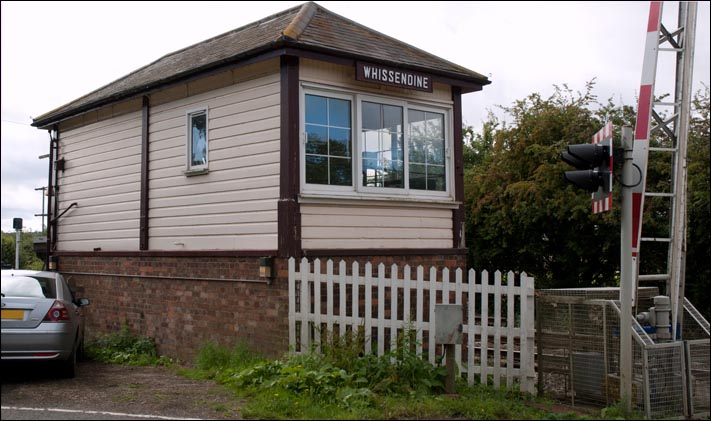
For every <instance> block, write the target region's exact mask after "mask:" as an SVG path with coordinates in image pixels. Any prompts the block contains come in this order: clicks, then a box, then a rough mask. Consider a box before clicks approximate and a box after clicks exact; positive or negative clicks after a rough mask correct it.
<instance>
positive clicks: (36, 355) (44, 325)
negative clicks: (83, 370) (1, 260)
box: [2, 270, 89, 377]
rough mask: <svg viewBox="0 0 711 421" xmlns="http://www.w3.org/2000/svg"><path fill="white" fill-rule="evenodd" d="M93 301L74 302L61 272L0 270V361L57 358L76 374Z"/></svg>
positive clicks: (65, 373) (61, 366)
mask: <svg viewBox="0 0 711 421" xmlns="http://www.w3.org/2000/svg"><path fill="white" fill-rule="evenodd" d="M88 304H89V300H88V299H86V298H82V299H79V300H76V299H75V298H74V296H73V294H72V291H71V290H70V289H69V286H68V285H67V283H66V281H65V280H64V277H63V276H62V275H61V274H59V273H57V272H41V271H32V270H3V271H2V361H3V363H6V362H7V361H11V360H30V361H56V362H57V364H58V368H59V370H60V374H61V375H62V376H64V377H74V374H75V371H76V362H77V357H78V356H80V355H79V354H81V353H82V352H83V345H84V315H83V312H82V307H84V306H86V305H88Z"/></svg>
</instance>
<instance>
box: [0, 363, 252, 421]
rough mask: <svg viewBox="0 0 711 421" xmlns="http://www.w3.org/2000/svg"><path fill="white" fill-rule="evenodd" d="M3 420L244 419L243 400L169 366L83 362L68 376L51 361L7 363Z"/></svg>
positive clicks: (3, 381) (3, 374)
mask: <svg viewBox="0 0 711 421" xmlns="http://www.w3.org/2000/svg"><path fill="white" fill-rule="evenodd" d="M1 398H2V413H1V414H0V415H1V418H2V419H3V420H89V419H92V420H114V419H136V420H139V419H140V420H160V419H178V420H180V419H236V418H241V417H240V413H239V407H240V405H241V403H242V402H241V401H240V400H239V399H237V398H235V397H234V396H233V395H232V394H231V393H230V392H229V391H228V390H226V389H224V388H223V387H221V386H219V385H217V384H215V383H214V382H212V381H194V380H189V379H187V378H185V377H183V376H180V375H178V374H176V373H175V370H173V369H171V368H167V367H132V366H124V365H115V364H102V363H97V362H93V361H87V362H80V363H79V365H78V367H77V376H76V377H75V378H73V379H63V378H60V377H58V376H57V375H56V373H55V370H54V369H53V367H52V366H50V365H47V364H27V363H19V364H18V363H16V362H13V363H7V362H3V364H2V395H1Z"/></svg>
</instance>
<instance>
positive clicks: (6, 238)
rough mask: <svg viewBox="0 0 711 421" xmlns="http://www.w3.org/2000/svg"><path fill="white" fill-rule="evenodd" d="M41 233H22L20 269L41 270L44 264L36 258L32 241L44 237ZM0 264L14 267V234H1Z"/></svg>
mask: <svg viewBox="0 0 711 421" xmlns="http://www.w3.org/2000/svg"><path fill="white" fill-rule="evenodd" d="M44 235H45V234H44V233H41V232H23V233H22V234H21V239H20V262H19V263H20V269H31V270H42V268H43V267H44V262H43V261H42V259H40V258H39V257H37V255H36V254H35V251H34V247H33V243H32V241H33V239H34V238H36V237H42V236H44ZM2 263H3V264H7V265H10V266H11V267H12V268H14V267H15V233H14V232H12V233H8V232H3V233H2Z"/></svg>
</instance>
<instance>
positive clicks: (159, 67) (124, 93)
mask: <svg viewBox="0 0 711 421" xmlns="http://www.w3.org/2000/svg"><path fill="white" fill-rule="evenodd" d="M280 48H292V49H298V50H306V51H313V52H317V53H322V54H327V55H333V56H337V57H342V58H354V59H360V60H371V61H375V62H379V63H383V64H389V65H392V66H396V67H404V68H410V69H413V70H419V71H425V72H429V73H432V74H435V75H439V76H442V77H446V78H447V79H451V80H452V81H453V82H452V83H455V84H456V82H457V81H460V82H461V83H462V84H463V85H467V86H470V87H471V86H472V85H478V86H483V85H487V84H489V83H490V81H489V80H488V79H487V78H486V77H485V76H482V75H481V74H479V73H476V72H474V71H471V70H469V69H466V68H464V67H461V66H459V65H456V64H454V63H451V62H449V61H447V60H444V59H441V58H439V57H437V56H434V55H432V54H429V53H427V52H425V51H422V50H420V49H418V48H415V47H413V46H411V45H408V44H406V43H404V42H402V41H398V40H396V39H394V38H391V37H389V36H387V35H384V34H381V33H379V32H377V31H374V30H372V29H369V28H366V27H365V26H363V25H360V24H358V23H356V22H353V21H351V20H349V19H346V18H344V17H343V16H340V15H338V14H335V13H333V12H330V11H328V10H326V9H324V8H323V7H321V6H319V5H317V4H316V3H313V2H309V3H305V4H303V5H301V6H297V7H293V8H291V9H288V10H285V11H283V12H280V13H277V14H275V15H272V16H269V17H266V18H264V19H261V20H259V21H257V22H254V23H251V24H249V25H246V26H243V27H241V28H238V29H235V30H232V31H230V32H227V33H224V34H222V35H218V36H216V37H214V38H210V39H208V40H206V41H203V42H200V43H198V44H195V45H192V46H190V47H187V48H184V49H182V50H178V51H175V52H173V53H170V54H168V55H166V56H164V57H161V58H160V59H158V60H156V61H154V62H153V63H150V64H148V65H147V66H144V67H142V68H140V69H138V70H136V71H134V72H132V73H130V74H128V75H126V76H124V77H122V78H120V79H118V80H116V81H114V82H111V83H109V84H108V85H106V86H103V87H101V88H99V89H97V90H95V91H93V92H91V93H89V94H87V95H84V96H83V97H81V98H79V99H76V100H74V101H72V102H70V103H68V104H66V105H63V106H61V107H59V108H57V109H55V110H53V111H50V112H48V113H45V114H43V115H41V116H39V117H37V118H35V119H34V122H33V124H32V125H33V126H36V127H48V126H50V125H51V124H55V123H57V122H59V121H61V120H64V119H66V118H69V117H72V116H74V115H76V114H79V113H82V112H85V111H89V110H91V109H95V108H98V107H101V106H104V105H107V104H110V103H112V102H115V101H119V100H123V99H127V98H131V97H136V96H138V95H142V94H145V93H147V92H150V91H153V90H155V89H158V88H160V87H162V86H165V85H168V84H170V83H173V82H177V81H180V80H183V79H187V78H190V77H193V76H195V75H197V74H199V73H201V72H206V71H210V70H212V69H215V68H218V67H221V66H225V65H229V64H237V63H239V62H240V61H243V60H247V59H250V58H252V57H257V56H259V55H261V54H264V53H267V52H269V51H275V50H278V49H280ZM470 90H471V89H470Z"/></svg>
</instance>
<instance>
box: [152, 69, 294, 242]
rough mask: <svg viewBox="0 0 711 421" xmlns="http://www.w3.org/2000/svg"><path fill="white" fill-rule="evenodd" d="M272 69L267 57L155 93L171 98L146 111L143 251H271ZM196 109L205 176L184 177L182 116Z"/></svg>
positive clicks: (275, 187) (275, 115) (275, 80)
mask: <svg viewBox="0 0 711 421" xmlns="http://www.w3.org/2000/svg"><path fill="white" fill-rule="evenodd" d="M278 70H279V67H278V61H276V60H270V61H267V62H264V63H259V64H255V65H252V66H246V67H244V68H240V69H237V70H235V71H232V72H225V73H222V74H218V75H215V76H213V77H212V85H210V84H209V83H207V82H206V81H204V80H203V81H200V83H199V84H194V85H191V84H186V85H184V86H179V87H176V88H173V91H172V92H168V93H163V94H162V95H163V97H162V98H167V97H170V99H171V100H170V101H168V102H163V103H160V104H158V105H154V106H152V107H151V113H150V119H149V120H150V125H149V128H150V134H149V139H150V144H149V151H150V152H149V154H150V163H149V168H150V171H149V173H150V177H149V194H148V196H149V205H150V210H149V224H148V226H149V231H148V233H149V249H150V250H264V249H268V250H272V249H274V250H275V249H276V248H277V201H278V198H279V126H280V119H279V101H280V99H279V73H278ZM214 88H217V89H214ZM195 92H198V93H196V94H194V95H190V96H188V95H189V94H190V93H195ZM156 99H157V100H159V99H160V98H159V97H156ZM201 107H207V108H208V119H209V120H208V139H209V140H208V142H209V143H208V162H209V164H208V168H209V173H208V174H203V175H197V176H191V177H188V176H186V175H185V174H184V173H183V171H184V170H185V169H186V112H187V111H188V110H193V109H197V108H201Z"/></svg>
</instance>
